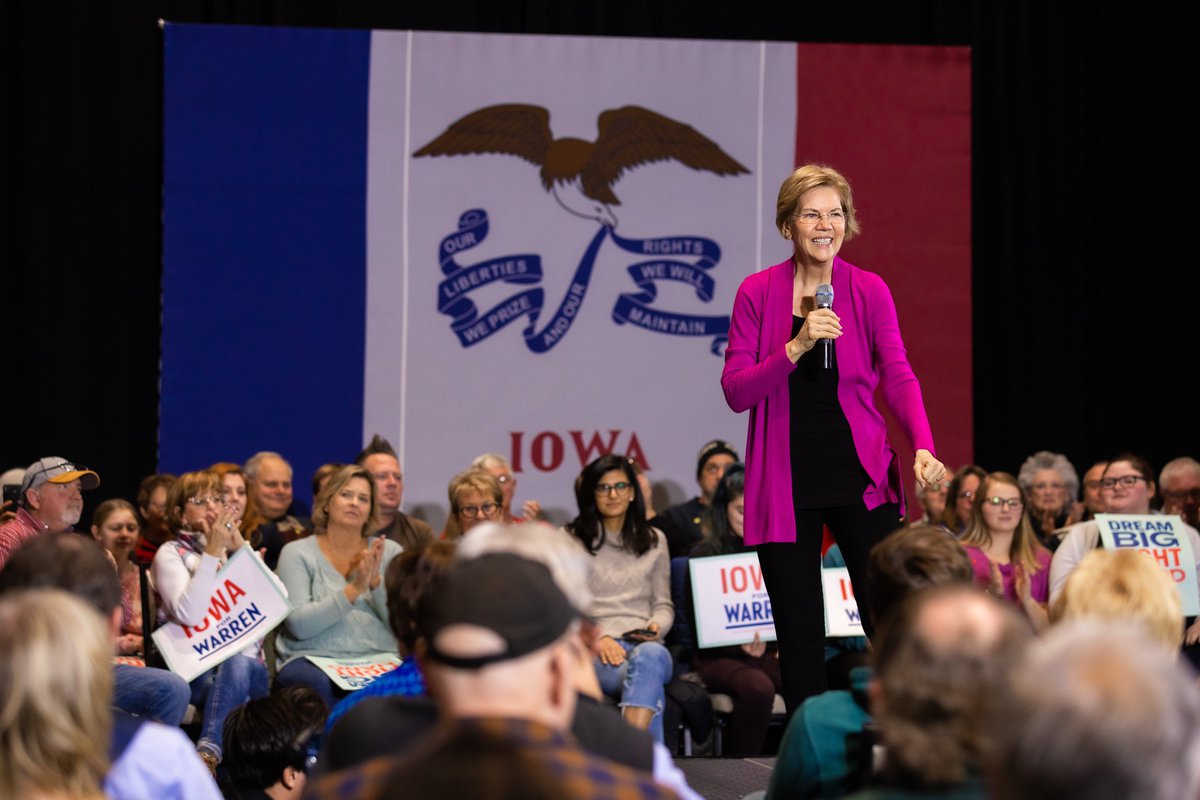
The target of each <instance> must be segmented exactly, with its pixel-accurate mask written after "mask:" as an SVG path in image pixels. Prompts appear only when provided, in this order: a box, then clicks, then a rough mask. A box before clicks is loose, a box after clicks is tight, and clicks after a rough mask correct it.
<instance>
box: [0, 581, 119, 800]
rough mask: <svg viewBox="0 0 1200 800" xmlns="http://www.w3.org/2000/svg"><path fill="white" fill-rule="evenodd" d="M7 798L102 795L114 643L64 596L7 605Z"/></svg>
mask: <svg viewBox="0 0 1200 800" xmlns="http://www.w3.org/2000/svg"><path fill="white" fill-rule="evenodd" d="M0 641H3V642H4V647H3V648H2V652H3V656H2V657H0V686H3V687H4V691H3V693H0V765H3V769H0V797H28V796H30V795H34V794H38V793H47V794H51V793H58V792H61V793H65V794H70V795H72V796H81V797H82V796H91V795H96V796H99V795H100V785H101V783H102V781H103V780H104V776H105V774H106V773H107V772H108V768H109V761H108V742H109V738H110V737H111V733H112V710H111V703H112V691H113V678H112V667H111V666H110V664H109V662H110V660H111V658H112V639H111V638H110V636H109V633H108V629H107V626H106V625H105V623H104V620H103V619H102V618H101V616H100V614H99V613H98V612H97V611H96V610H95V609H94V608H92V607H90V606H89V605H87V604H86V603H84V602H83V601H82V600H80V599H78V598H76V597H74V596H72V595H70V594H68V593H67V592H64V591H62V590H60V589H31V590H23V591H18V592H14V593H12V594H8V595H6V596H5V597H3V598H0Z"/></svg>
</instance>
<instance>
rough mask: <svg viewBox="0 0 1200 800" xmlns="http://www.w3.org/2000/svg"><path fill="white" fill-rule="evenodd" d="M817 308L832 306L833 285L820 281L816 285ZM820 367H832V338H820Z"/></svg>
mask: <svg viewBox="0 0 1200 800" xmlns="http://www.w3.org/2000/svg"><path fill="white" fill-rule="evenodd" d="M817 308H830V309H831V308H833V287H832V286H831V285H829V284H828V283H822V284H821V285H820V286H818V287H817ZM820 345H821V369H832V368H833V339H821V340H820Z"/></svg>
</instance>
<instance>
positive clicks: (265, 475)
mask: <svg viewBox="0 0 1200 800" xmlns="http://www.w3.org/2000/svg"><path fill="white" fill-rule="evenodd" d="M250 490H251V492H253V494H254V504H255V506H256V507H257V508H258V510H259V511H261V512H262V514H263V516H264V517H266V518H267V519H269V520H276V519H281V518H282V517H284V516H286V515H287V510H288V508H289V507H290V506H291V505H292V468H291V467H289V466H288V465H287V462H286V461H283V460H281V459H278V458H264V459H263V460H262V462H261V463H259V465H258V475H257V476H256V477H255V480H254V485H253V486H252V487H251V488H250Z"/></svg>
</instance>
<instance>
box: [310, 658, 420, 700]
mask: <svg viewBox="0 0 1200 800" xmlns="http://www.w3.org/2000/svg"><path fill="white" fill-rule="evenodd" d="M305 658H307V659H308V660H309V661H311V662H312V663H313V664H315V665H316V666H317V667H318V668H319V669H320V670H321V671H322V672H324V673H325V674H326V675H328V676H329V680H331V681H333V682H334V683H335V684H337V685H338V686H340V687H341V688H343V689H345V690H346V691H348V692H353V691H354V690H356V689H361V688H363V687H364V686H366V685H367V684H369V683H370V682H371V681H373V680H375V679H376V678H378V677H379V676H380V675H383V674H384V673H385V672H391V671H392V670H394V669H395V668H396V667H398V666H400V657H399V656H397V655H396V654H395V653H367V654H366V655H365V656H355V657H354V658H326V657H325V656H305Z"/></svg>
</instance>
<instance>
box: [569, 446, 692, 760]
mask: <svg viewBox="0 0 1200 800" xmlns="http://www.w3.org/2000/svg"><path fill="white" fill-rule="evenodd" d="M575 499H576V501H577V502H578V503H579V516H577V517H576V518H575V519H574V520H573V521H572V522H570V523H568V524H567V526H566V531H567V532H568V533H569V534H571V535H572V536H574V537H575V538H576V539H578V540H579V541H580V542H582V543H583V545H584V547H586V548H587V551H588V552H589V553H591V554H592V555H593V556H594V557H595V563H594V564H593V569H592V574H591V577H590V579H589V584H590V588H591V590H592V597H593V600H592V606H591V608H589V609H588V616H589V617H591V618H592V619H593V620H594V621H595V623H596V626H597V628H598V629H599V632H600V639H599V642H598V643H597V647H598V651H599V652H598V655H597V657H596V661H595V665H596V677H597V678H598V679H599V681H600V688H601V689H603V690H604V693H605V694H607V695H609V696H610V697H614V698H617V699H618V700H619V703H620V706H621V713H622V715H623V716H624V717H625V719H626V720H627V721H628V722H629V723H630V724H632V725H633V726H634V727H637V728H641V729H642V730H649V731H650V733H651V735H653V736H654V738H655V740H656V741H658V742H662V741H663V725H662V711H663V704H664V702H665V700H666V695H665V690H664V687H665V686H666V684H667V683H669V682H670V681H671V678H672V676H673V674H674V663H673V661H672V659H671V654H670V653H669V652H668V651H667V648H665V647H664V646H663V645H662V637H663V636H664V635H665V634H666V632H667V631H668V630H670V629H671V623H672V622H673V621H674V620H675V607H674V605H672V603H671V585H670V584H671V562H670V555H669V553H668V551H667V540H666V537H665V536H663V534H662V532H661V531H659V530H658V529H657V528H652V527H651V526H650V524H649V523H648V522H647V521H646V504H645V500H644V498H643V497H642V490H641V488H640V487H639V486H638V480H637V473H636V472H635V471H634V469H633V465H632V463H631V462H630V460H629V459H627V458H624V457H622V456H618V455H607V456H601V457H600V458H598V459H596V460H595V461H593V462H592V463H590V464H588V465H587V466H586V467H584V469H583V473H582V474H581V475H580V476H579V480H578V481H577V482H576V484H575Z"/></svg>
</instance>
